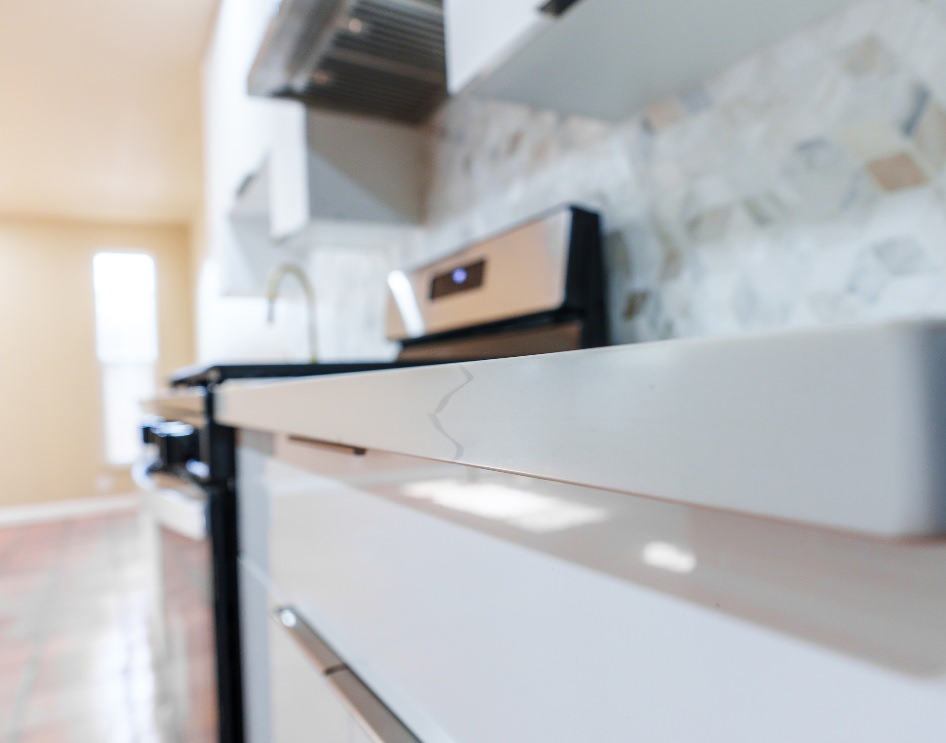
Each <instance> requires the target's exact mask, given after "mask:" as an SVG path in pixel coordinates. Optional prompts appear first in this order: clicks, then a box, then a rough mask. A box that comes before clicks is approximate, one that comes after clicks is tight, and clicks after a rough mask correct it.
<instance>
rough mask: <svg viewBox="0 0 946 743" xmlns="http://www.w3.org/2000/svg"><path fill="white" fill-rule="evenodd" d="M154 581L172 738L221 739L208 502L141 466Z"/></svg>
mask: <svg viewBox="0 0 946 743" xmlns="http://www.w3.org/2000/svg"><path fill="white" fill-rule="evenodd" d="M136 479H137V480H138V481H139V485H140V486H142V487H143V489H144V490H145V504H146V508H145V509H144V511H145V513H144V521H145V531H146V541H147V543H148V545H149V552H150V558H151V559H150V564H151V572H152V576H153V581H152V586H153V589H152V599H153V600H152V606H153V607H154V608H153V611H152V617H151V625H152V632H153V644H154V652H155V656H156V660H157V663H156V667H157V684H158V688H157V689H156V692H157V694H158V699H159V700H160V707H159V708H160V709H161V710H162V720H161V725H162V729H163V732H164V734H165V735H166V736H167V739H168V740H180V741H194V742H198V741H199V742H201V743H203V742H204V741H206V743H210V742H211V741H217V740H218V724H217V709H218V694H217V681H216V659H215V628H214V597H213V580H214V569H213V553H212V540H211V537H210V528H209V525H210V521H209V498H208V493H207V492H206V491H205V490H204V489H203V488H201V487H199V486H198V485H196V484H193V483H191V482H188V481H186V480H184V479H182V478H178V477H175V476H173V475H167V474H162V473H160V472H149V471H148V466H147V465H145V466H143V467H141V468H139V476H138V477H136Z"/></svg>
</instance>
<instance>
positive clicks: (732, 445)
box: [218, 320, 946, 538]
mask: <svg viewBox="0 0 946 743" xmlns="http://www.w3.org/2000/svg"><path fill="white" fill-rule="evenodd" d="M218 414H219V417H220V418H221V419H222V420H223V421H224V422H225V423H227V424H229V425H232V426H236V427H240V428H250V429H257V430H265V431H272V432H281V433H287V434H291V435H295V436H300V437H306V438H311V439H317V440H321V441H325V442H330V443H339V444H346V445H350V446H356V447H364V448H368V449H379V450H385V451H390V452H396V453H401V454H407V455H414V456H419V457H426V458H430V459H436V460H443V461H451V462H458V463H462V464H467V465H473V466H478V467H485V468H490V469H497V470H503V471H508V472H513V473H517V474H523V475H531V476H535V477H541V478H547V479H553V480H560V481H564V482H570V483H576V484H580V485H586V486H590V487H597V488H604V489H609V490H618V491H624V492H627V493H629V494H637V495H644V496H649V497H653V498H659V499H666V500H669V501H675V502H679V503H684V504H690V505H694V506H703V507H710V508H718V509H727V510H731V511H736V512H740V513H744V514H752V515H757V516H763V517H770V518H778V519H787V520H791V521H795V522H801V523H807V524H811V525H816V526H821V527H828V528H833V529H841V530H846V531H855V532H860V533H862V534H868V535H872V536H879V537H889V538H915V537H930V536H939V535H943V534H946V456H944V453H946V452H944V448H946V321H933V320H930V321H921V320H918V321H910V322H897V323H885V324H872V325H861V326H848V327H838V328H829V329H817V330H804V331H790V332H782V333H777V334H767V335H759V336H740V337H735V338H725V339H712V340H676V341H665V342H660V343H648V344H638V345H627V346H614V347H610V348H603V349H594V350H586V351H575V352H571V353H560V354H549V355H544V356H530V357H524V358H516V359H501V360H495V361H478V362H472V363H462V364H450V365H446V366H432V367H421V368H414V369H403V370H394V371H383V372H369V373H363V374H351V375H337V376H325V377H316V378H307V379H301V380H292V381H285V382H280V383H276V384H272V383H269V384H254V383H247V382H242V383H227V384H225V385H223V386H222V387H221V389H220V393H219V407H218Z"/></svg>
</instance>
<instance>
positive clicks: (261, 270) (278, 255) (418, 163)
mask: <svg viewBox="0 0 946 743" xmlns="http://www.w3.org/2000/svg"><path fill="white" fill-rule="evenodd" d="M270 14H271V4H270V3H265V2H258V1H257V2H246V0H223V2H221V4H220V10H219V12H218V15H217V21H216V25H215V27H214V30H213V34H212V36H211V39H210V42H209V44H208V47H207V53H206V57H205V60H204V68H203V91H202V93H203V125H204V153H205V178H204V180H205V195H204V196H205V198H204V209H205V221H206V229H207V238H208V241H209V252H210V253H211V254H212V256H213V257H214V258H215V259H216V260H217V261H218V262H219V264H220V268H221V270H222V281H221V287H222V291H223V293H224V294H225V295H261V294H262V292H263V289H264V287H265V281H266V276H267V275H268V273H269V271H270V270H272V268H273V267H274V266H275V265H277V264H279V263H283V262H285V261H286V260H287V259H289V258H292V257H293V255H292V251H293V250H297V251H298V252H300V253H301V252H304V251H305V250H308V249H309V248H311V247H313V246H314V245H318V244H320V243H329V244H332V245H334V246H345V245H352V246H360V247H363V246H366V245H367V246H371V245H376V244H378V245H381V244H388V243H389V242H390V239H391V236H390V234H381V233H379V231H378V230H377V226H379V225H382V226H385V227H394V226H408V227H409V226H411V225H416V224H417V223H418V222H420V221H421V218H422V204H423V176H424V148H425V142H426V137H427V134H426V133H425V132H424V131H422V130H420V129H417V128H411V127H407V126H403V125H400V124H392V123H389V122H384V121H380V120H373V119H367V118H364V117H358V116H350V115H341V114H330V113H322V112H313V111H309V110H307V109H306V108H305V107H304V106H303V105H302V104H301V103H298V102H296V101H288V100H276V99H271V98H260V97H252V96H250V95H249V94H248V93H247V75H248V73H249V69H250V67H251V66H252V63H253V60H254V59H255V56H256V52H257V49H258V47H259V44H260V42H261V40H262V38H263V35H264V33H265V31H266V28H267V24H268V22H269V20H270Z"/></svg>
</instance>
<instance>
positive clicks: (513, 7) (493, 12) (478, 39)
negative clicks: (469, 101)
mask: <svg viewBox="0 0 946 743" xmlns="http://www.w3.org/2000/svg"><path fill="white" fill-rule="evenodd" d="M544 4H545V2H544V0H444V35H445V40H446V48H447V87H448V89H449V90H450V92H451V93H458V92H460V91H461V90H462V89H463V88H465V87H466V86H467V85H469V84H470V83H471V82H473V80H474V79H475V78H476V77H478V76H481V75H486V74H489V73H490V72H492V71H493V70H494V68H495V67H497V66H498V65H499V64H501V63H502V62H504V61H505V60H506V59H507V58H509V57H510V56H512V54H513V52H514V51H516V50H517V49H518V48H519V47H520V46H522V45H523V43H524V42H525V41H527V40H529V39H530V38H532V36H533V35H534V34H535V33H536V32H537V31H538V30H539V29H541V28H544V27H545V25H546V24H548V23H550V22H551V20H550V16H548V15H546V14H544V13H543V12H542V6H543V5H544Z"/></svg>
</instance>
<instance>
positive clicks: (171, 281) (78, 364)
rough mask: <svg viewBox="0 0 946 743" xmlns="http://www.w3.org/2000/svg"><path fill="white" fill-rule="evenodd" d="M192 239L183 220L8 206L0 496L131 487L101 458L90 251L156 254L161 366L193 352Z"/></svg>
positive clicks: (79, 494) (188, 359)
mask: <svg viewBox="0 0 946 743" xmlns="http://www.w3.org/2000/svg"><path fill="white" fill-rule="evenodd" d="M190 240H191V235H190V232H189V230H188V229H187V228H186V227H184V226H138V225H109V224H95V223H83V222H68V221H54V220H42V219H36V220H32V219H29V220H27V219H12V218H11V219H7V218H3V217H0V506H3V505H10V504H17V503H32V502H39V501H50V500H64V499H69V498H88V497H90V496H95V495H101V494H103V493H107V492H109V491H121V490H123V489H125V488H127V486H128V479H127V473H123V472H109V471H108V470H107V468H106V467H105V466H104V464H103V446H102V416H101V391H100V379H99V368H98V363H97V361H96V358H95V331H94V308H93V296H92V256H93V255H94V254H95V253H96V252H97V251H99V250H102V249H119V250H121V249H127V250H131V251H139V252H147V253H150V254H151V255H152V256H153V257H154V259H155V263H156V267H157V275H158V309H159V314H158V318H159V334H160V359H159V372H160V374H161V375H165V374H167V372H169V371H170V370H172V369H174V368H176V367H179V366H182V365H185V364H188V363H192V362H193V358H194V353H193V347H194V342H193V302H192V297H193V292H192V282H191V262H190V261H191V258H190ZM103 475H106V476H105V477H103ZM109 481H110V482H109Z"/></svg>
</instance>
